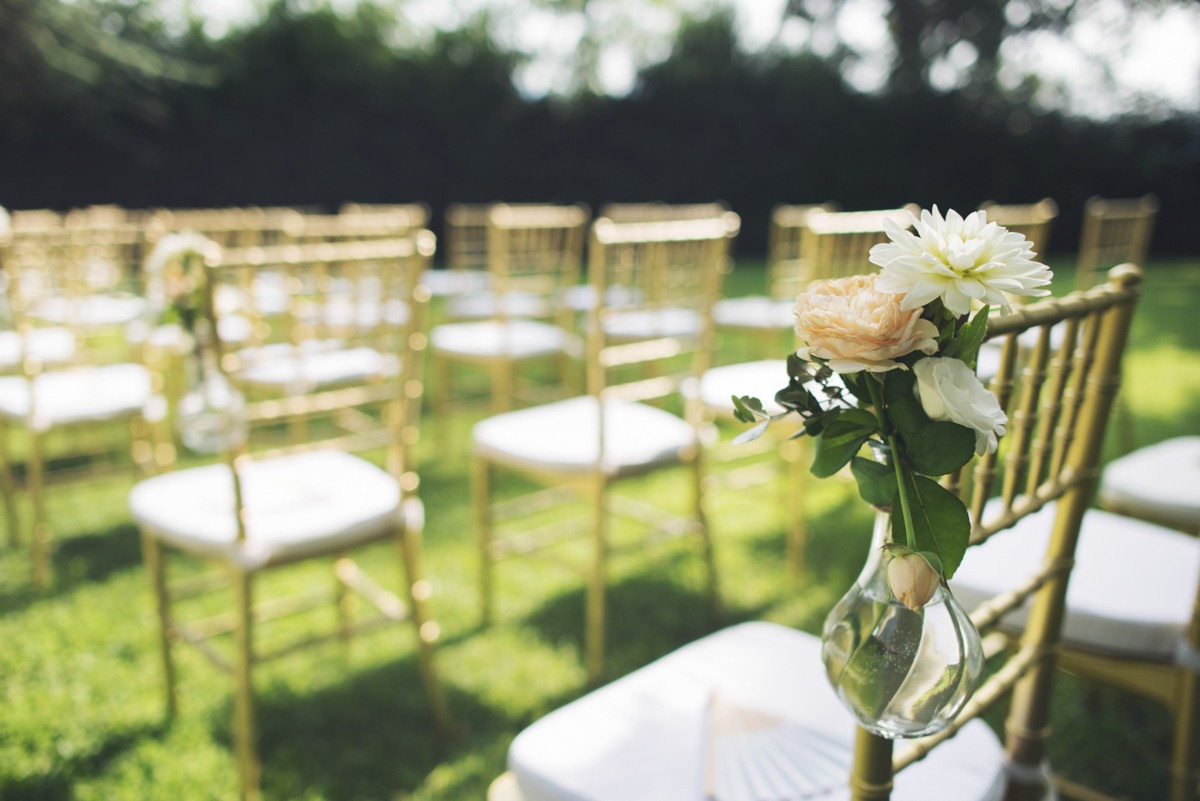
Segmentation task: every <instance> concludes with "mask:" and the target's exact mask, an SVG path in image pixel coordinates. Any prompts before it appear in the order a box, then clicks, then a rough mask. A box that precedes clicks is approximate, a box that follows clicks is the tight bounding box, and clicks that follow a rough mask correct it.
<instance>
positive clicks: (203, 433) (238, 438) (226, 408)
mask: <svg viewBox="0 0 1200 801" xmlns="http://www.w3.org/2000/svg"><path fill="white" fill-rule="evenodd" d="M188 372H189V376H188V391H187V393H186V394H185V395H184V396H183V398H182V399H181V400H180V401H179V409H178V412H177V415H176V420H175V425H176V427H177V428H178V431H179V437H180V439H181V440H182V441H183V444H184V445H185V446H186V447H187V448H188V449H189V450H192V451H195V452H197V453H220V452H223V451H229V450H233V449H234V448H238V447H240V446H242V445H243V444H245V442H246V432H247V424H246V401H245V399H244V398H243V397H242V394H241V393H240V392H238V391H237V389H236V388H234V387H233V385H232V384H230V383H229V379H227V378H226V377H225V375H224V373H222V372H221V370H220V369H219V368H218V367H217V366H216V365H215V364H213V363H211V362H209V361H208V360H207V359H205V358H204V357H202V356H200V355H199V354H196V355H194V358H193V359H192V361H191V362H190V363H189V370H188Z"/></svg>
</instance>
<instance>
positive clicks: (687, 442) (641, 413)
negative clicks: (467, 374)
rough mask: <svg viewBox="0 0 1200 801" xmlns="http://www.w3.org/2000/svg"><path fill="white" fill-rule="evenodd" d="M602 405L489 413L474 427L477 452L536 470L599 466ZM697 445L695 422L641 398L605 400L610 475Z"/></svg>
mask: <svg viewBox="0 0 1200 801" xmlns="http://www.w3.org/2000/svg"><path fill="white" fill-rule="evenodd" d="M599 409H600V404H599V402H597V400H596V399H595V398H593V397H590V396H589V397H582V398H571V399H570V400H565V401H559V402H557V403H547V404H544V405H542V406H534V407H531V408H528V409H520V410H518V411H515V412H506V413H504V414H498V415H496V416H494V417H489V418H487V419H486V420H482V421H480V422H479V423H476V424H475V427H474V429H472V439H473V441H474V445H475V452H476V453H478V454H480V455H483V456H486V457H488V458H490V459H492V460H494V461H497V462H500V463H502V464H508V465H512V466H516V467H525V468H527V469H531V470H557V471H561V472H587V471H590V470H594V469H595V467H596V464H597V461H598V460H599V459H600V453H599V450H600V432H599V423H600V415H599ZM694 444H695V432H694V431H693V430H692V427H691V426H690V425H689V424H688V423H687V421H685V420H682V419H680V418H679V417H677V416H675V415H673V414H671V413H670V412H665V411H663V410H662V409H657V408H655V407H653V406H647V405H645V404H641V403H608V404H605V408H604V460H603V464H602V469H603V470H604V472H605V473H607V474H609V475H620V474H623V473H627V472H632V471H636V470H638V469H641V468H645V467H649V466H652V465H658V464H671V463H674V462H678V461H679V460H680V458H681V456H682V455H683V454H684V452H685V451H686V450H687V449H688V448H691V447H692V446H693V445H694Z"/></svg>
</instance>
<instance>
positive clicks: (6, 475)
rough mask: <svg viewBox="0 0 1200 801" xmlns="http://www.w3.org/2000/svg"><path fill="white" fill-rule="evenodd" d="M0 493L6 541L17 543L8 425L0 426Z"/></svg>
mask: <svg viewBox="0 0 1200 801" xmlns="http://www.w3.org/2000/svg"><path fill="white" fill-rule="evenodd" d="M0 493H3V494H4V517H5V523H6V525H7V526H8V538H7V540H6V543H7V544H8V545H17V544H19V543H20V542H21V523H20V516H19V515H18V514H17V484H16V481H15V480H14V479H13V469H12V461H11V459H10V458H9V454H8V426H0Z"/></svg>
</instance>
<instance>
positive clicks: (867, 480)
mask: <svg viewBox="0 0 1200 801" xmlns="http://www.w3.org/2000/svg"><path fill="white" fill-rule="evenodd" d="M850 472H852V473H853V474H854V480H855V481H857V482H858V494H859V495H860V496H862V499H863V500H864V501H866V502H867V503H869V504H871V505H872V506H889V505H891V503H892V502H893V501H894V500H895V499H896V471H895V470H894V469H893V468H891V467H890V466H888V465H885V464H880V463H879V462H876V461H874V460H873V459H864V458H862V457H861V456H855V457H854V458H852V459H851V460H850Z"/></svg>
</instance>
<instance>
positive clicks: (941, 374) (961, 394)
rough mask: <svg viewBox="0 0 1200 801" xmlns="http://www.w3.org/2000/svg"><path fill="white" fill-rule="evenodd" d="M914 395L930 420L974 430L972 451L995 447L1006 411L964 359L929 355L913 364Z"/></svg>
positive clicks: (981, 453) (988, 449) (992, 450)
mask: <svg viewBox="0 0 1200 801" xmlns="http://www.w3.org/2000/svg"><path fill="white" fill-rule="evenodd" d="M913 374H914V375H915V376H916V377H917V398H918V399H919V400H920V401H921V406H922V408H924V409H925V414H927V415H929V417H930V419H932V420H949V421H951V422H953V423H958V424H959V425H961V426H966V427H967V428H971V429H974V430H975V452H976V453H977V454H979V455H980V456H982V455H983V454H984V453H993V452H995V450H996V444H997V440H998V439H999V438H1000V437H1002V436H1004V426H1005V425H1006V424H1007V423H1008V415H1006V414H1005V413H1004V410H1003V409H1001V408H1000V401H998V400H996V396H995V395H993V394H992V393H991V392H990V391H988V389H987V387H985V386H984V385H983V384H982V383H981V382H980V381H979V377H978V376H976V375H975V371H973V370H972V369H971V368H970V367H967V365H966V362H963V361H961V360H959V359H946V358H941V357H938V356H931V357H929V358H926V359H920V360H918V361H917V363H916V364H914V365H913Z"/></svg>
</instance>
